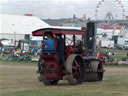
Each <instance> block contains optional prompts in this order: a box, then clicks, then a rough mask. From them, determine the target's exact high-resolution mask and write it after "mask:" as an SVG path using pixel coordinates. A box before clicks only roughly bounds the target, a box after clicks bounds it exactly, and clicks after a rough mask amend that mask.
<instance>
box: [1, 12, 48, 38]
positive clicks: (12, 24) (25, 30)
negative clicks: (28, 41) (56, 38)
mask: <svg viewBox="0 0 128 96" xmlns="http://www.w3.org/2000/svg"><path fill="white" fill-rule="evenodd" d="M0 17H1V18H0V25H1V27H0V29H1V30H0V38H7V39H13V40H19V39H24V36H25V34H30V35H31V34H32V33H31V32H32V31H34V30H37V29H40V28H44V27H49V26H50V25H48V24H47V23H45V22H44V21H42V20H41V19H39V18H38V17H35V16H19V15H6V14H0Z"/></svg>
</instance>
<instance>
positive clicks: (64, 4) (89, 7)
mask: <svg viewBox="0 0 128 96" xmlns="http://www.w3.org/2000/svg"><path fill="white" fill-rule="evenodd" d="M99 1H100V0H2V3H1V5H2V7H1V9H2V10H1V12H2V13H8V14H20V15H21V14H25V13H32V14H34V15H36V16H39V17H40V18H65V17H67V18H69V17H72V16H73V14H76V16H78V17H82V16H83V15H84V14H86V16H87V17H91V18H93V19H94V16H95V9H96V5H97V4H98V2H99ZM109 1H111V0H109ZM122 4H123V5H124V8H125V10H126V12H125V14H126V15H128V8H127V6H128V0H122Z"/></svg>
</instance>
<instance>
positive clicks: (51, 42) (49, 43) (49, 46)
mask: <svg viewBox="0 0 128 96" xmlns="http://www.w3.org/2000/svg"><path fill="white" fill-rule="evenodd" d="M44 44H45V49H46V50H53V49H54V40H53V38H52V34H50V33H49V34H47V40H45V41H44Z"/></svg>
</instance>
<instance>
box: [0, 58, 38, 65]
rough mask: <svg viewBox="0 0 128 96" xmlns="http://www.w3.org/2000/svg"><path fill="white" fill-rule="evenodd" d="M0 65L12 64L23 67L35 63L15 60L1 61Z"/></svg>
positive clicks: (35, 63) (34, 63)
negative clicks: (22, 65)
mask: <svg viewBox="0 0 128 96" xmlns="http://www.w3.org/2000/svg"><path fill="white" fill-rule="evenodd" d="M0 63H5V64H6V63H13V64H25V65H30V64H31V65H37V62H33V61H17V60H1V59H0Z"/></svg>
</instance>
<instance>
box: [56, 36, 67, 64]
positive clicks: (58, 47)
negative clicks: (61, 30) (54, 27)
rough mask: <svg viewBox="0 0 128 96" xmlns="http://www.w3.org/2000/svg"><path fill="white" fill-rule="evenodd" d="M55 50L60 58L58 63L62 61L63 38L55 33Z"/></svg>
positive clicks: (63, 50)
mask: <svg viewBox="0 0 128 96" xmlns="http://www.w3.org/2000/svg"><path fill="white" fill-rule="evenodd" d="M56 51H57V55H58V57H59V58H60V64H63V63H64V52H65V40H64V39H63V38H62V34H57V35H56Z"/></svg>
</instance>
